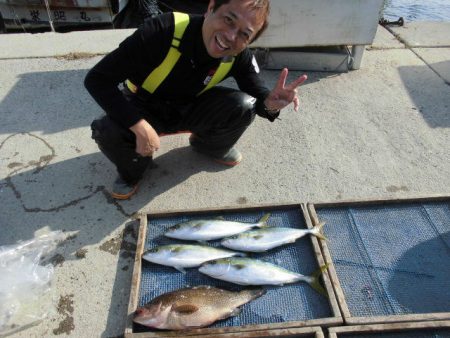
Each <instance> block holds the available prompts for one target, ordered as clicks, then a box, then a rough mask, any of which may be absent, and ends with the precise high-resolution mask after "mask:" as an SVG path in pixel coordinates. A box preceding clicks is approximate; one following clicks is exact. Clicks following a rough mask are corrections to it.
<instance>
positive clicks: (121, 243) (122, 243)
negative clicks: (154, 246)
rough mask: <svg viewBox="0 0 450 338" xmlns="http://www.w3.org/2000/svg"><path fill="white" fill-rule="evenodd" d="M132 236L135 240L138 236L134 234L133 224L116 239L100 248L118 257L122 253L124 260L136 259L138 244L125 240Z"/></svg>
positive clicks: (108, 241)
mask: <svg viewBox="0 0 450 338" xmlns="http://www.w3.org/2000/svg"><path fill="white" fill-rule="evenodd" d="M130 235H131V236H132V237H133V238H134V239H136V238H137V235H136V234H135V232H134V226H133V225H132V224H130V225H127V226H126V227H125V229H124V230H123V231H122V233H120V234H119V235H117V236H116V237H114V238H111V239H110V240H107V241H106V242H104V243H103V244H101V245H100V246H99V249H100V250H102V251H105V252H108V253H110V254H111V255H117V254H118V253H119V251H121V253H120V256H121V257H122V258H130V257H134V254H135V252H136V243H135V242H134V243H132V242H128V241H126V240H125V239H124V238H125V237H127V236H130Z"/></svg>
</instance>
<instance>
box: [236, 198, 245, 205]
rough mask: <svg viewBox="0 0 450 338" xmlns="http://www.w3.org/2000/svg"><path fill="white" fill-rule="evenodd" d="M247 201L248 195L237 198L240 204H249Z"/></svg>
mask: <svg viewBox="0 0 450 338" xmlns="http://www.w3.org/2000/svg"><path fill="white" fill-rule="evenodd" d="M247 202H248V200H247V197H239V198H238V199H237V203H238V204H247Z"/></svg>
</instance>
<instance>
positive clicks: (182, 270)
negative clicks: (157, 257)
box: [174, 266, 186, 274]
mask: <svg viewBox="0 0 450 338" xmlns="http://www.w3.org/2000/svg"><path fill="white" fill-rule="evenodd" d="M174 268H175V269H177V270H178V271H180V272H181V273H182V274H186V270H184V269H183V268H182V267H181V266H174Z"/></svg>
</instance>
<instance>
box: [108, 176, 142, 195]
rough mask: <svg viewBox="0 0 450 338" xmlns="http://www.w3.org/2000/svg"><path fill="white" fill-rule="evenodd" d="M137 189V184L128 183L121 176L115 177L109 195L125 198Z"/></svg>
mask: <svg viewBox="0 0 450 338" xmlns="http://www.w3.org/2000/svg"><path fill="white" fill-rule="evenodd" d="M137 189H138V184H137V183H136V184H128V183H127V182H125V181H124V180H123V179H122V178H120V177H117V178H116V180H115V181H114V184H113V188H112V191H111V196H112V197H113V198H115V199H118V200H127V199H129V198H130V197H131V196H133V195H134V194H135V193H136V191H137Z"/></svg>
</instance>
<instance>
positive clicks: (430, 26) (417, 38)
mask: <svg viewBox="0 0 450 338" xmlns="http://www.w3.org/2000/svg"><path fill="white" fill-rule="evenodd" d="M389 29H390V30H391V31H392V32H394V34H395V35H396V36H397V37H398V38H399V39H400V41H402V42H404V43H405V44H406V45H407V46H409V47H450V22H408V23H406V24H405V25H404V26H402V27H396V26H392V27H389Z"/></svg>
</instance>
